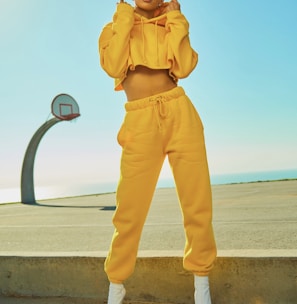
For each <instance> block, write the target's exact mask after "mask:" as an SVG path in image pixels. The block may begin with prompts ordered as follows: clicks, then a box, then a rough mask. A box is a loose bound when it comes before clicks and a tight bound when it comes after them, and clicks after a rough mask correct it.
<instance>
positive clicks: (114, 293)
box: [107, 283, 126, 304]
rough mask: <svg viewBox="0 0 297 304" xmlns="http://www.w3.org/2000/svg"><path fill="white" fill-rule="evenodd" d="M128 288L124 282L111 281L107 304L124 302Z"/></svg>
mask: <svg viewBox="0 0 297 304" xmlns="http://www.w3.org/2000/svg"><path fill="white" fill-rule="evenodd" d="M125 294H126V290H125V288H124V285H123V284H114V283H110V285H109V292H108V301H107V304H122V303H123V300H124V297H125Z"/></svg>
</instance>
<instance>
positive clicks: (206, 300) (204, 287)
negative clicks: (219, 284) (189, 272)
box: [194, 275, 211, 304]
mask: <svg viewBox="0 0 297 304" xmlns="http://www.w3.org/2000/svg"><path fill="white" fill-rule="evenodd" d="M194 286H195V293H194V299H195V304H211V299H210V293H209V281H208V277H207V276H205V277H200V276H197V275H195V276H194Z"/></svg>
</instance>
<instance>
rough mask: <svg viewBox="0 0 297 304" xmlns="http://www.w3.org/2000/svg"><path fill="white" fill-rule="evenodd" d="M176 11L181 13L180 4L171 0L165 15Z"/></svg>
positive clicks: (175, 0)
mask: <svg viewBox="0 0 297 304" xmlns="http://www.w3.org/2000/svg"><path fill="white" fill-rule="evenodd" d="M176 10H178V11H180V4H179V3H178V2H177V0H171V1H170V2H169V3H168V5H167V6H166V7H165V13H168V12H170V11H176Z"/></svg>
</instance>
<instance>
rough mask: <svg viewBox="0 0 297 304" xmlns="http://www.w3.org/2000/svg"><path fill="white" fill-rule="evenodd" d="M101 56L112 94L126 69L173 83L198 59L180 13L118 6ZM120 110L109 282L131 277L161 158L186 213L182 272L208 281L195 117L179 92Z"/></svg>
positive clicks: (202, 164)
mask: <svg viewBox="0 0 297 304" xmlns="http://www.w3.org/2000/svg"><path fill="white" fill-rule="evenodd" d="M131 20H132V21H131ZM133 20H134V21H133ZM149 39H151V40H152V43H151V44H150V43H149ZM118 48H120V49H121V51H122V53H121V54H120V52H119V49H118ZM99 52H100V62H101V65H102V67H103V68H104V70H105V71H106V72H107V73H108V74H109V75H110V76H111V77H113V78H115V89H116V90H121V89H122V86H121V83H122V81H123V80H124V79H125V77H126V73H127V70H128V69H132V70H133V69H134V67H135V66H137V65H145V66H147V67H150V68H155V69H156V68H158V69H168V70H169V73H170V75H171V76H172V78H173V79H175V80H176V81H177V80H178V79H179V78H183V77H186V76H187V75H188V74H189V73H190V72H191V71H192V70H193V69H194V67H195V66H196V64H197V60H198V55H197V53H196V52H195V51H194V50H192V48H191V46H190V42H189V38H188V23H187V21H186V19H185V17H184V16H183V15H182V14H181V13H180V12H179V11H172V12H169V13H167V14H166V15H162V16H159V17H156V18H153V19H145V18H143V17H140V16H138V15H137V14H135V13H134V10H133V8H132V7H131V6H130V5H128V4H126V3H120V4H118V6H117V12H116V14H115V15H114V19H113V22H112V23H110V24H108V25H107V26H106V27H104V29H103V31H102V33H101V35H100V39H99ZM156 53H158V55H159V56H156ZM168 58H169V59H168ZM125 108H126V115H125V119H124V122H123V124H122V127H121V129H120V131H119V134H118V142H119V144H120V145H121V146H122V157H121V177H120V181H119V184H118V189H117V195H116V199H117V208H116V211H115V213H114V216H113V224H114V226H115V231H114V235H113V239H112V243H111V247H110V251H109V254H108V256H107V258H106V261H105V271H106V273H107V276H108V278H109V280H110V281H111V282H113V283H122V282H123V281H125V280H126V279H127V278H128V277H129V276H130V275H131V274H132V273H133V270H134V266H135V261H136V257H137V251H138V245H139V241H140V237H141V232H142V229H143V225H144V223H145V219H146V216H147V213H148V210H149V207H150V203H151V200H152V197H153V193H154V190H155V187H156V183H157V180H158V177H159V173H160V170H161V167H162V164H163V162H164V159H165V157H166V156H168V159H169V163H170V166H171V168H172V172H173V175H174V179H175V184H176V188H177V193H178V197H179V200H180V204H181V208H182V212H183V219H184V228H185V233H186V245H185V253H184V267H185V269H187V270H189V271H192V272H193V273H194V274H197V275H201V276H203V275H208V273H209V271H210V270H211V269H212V267H213V263H214V260H215V258H216V245H215V240H214V235H213V229H212V198H211V187H210V180H209V172H208V165H207V157H206V151H205V143H204V134H203V125H202V122H201V120H200V117H199V115H198V113H197V111H196V109H195V108H194V106H193V105H192V103H191V101H190V100H189V98H188V97H187V96H186V95H185V92H184V90H183V89H182V88H181V87H176V88H174V89H172V90H170V91H168V92H163V93H161V94H158V95H154V96H150V97H147V98H143V99H140V100H133V101H132V102H131V101H129V102H127V103H126V104H125Z"/></svg>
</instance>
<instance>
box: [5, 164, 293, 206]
mask: <svg viewBox="0 0 297 304" xmlns="http://www.w3.org/2000/svg"><path fill="white" fill-rule="evenodd" d="M286 179H297V169H292V170H279V171H265V172H247V173H234V174H220V175H211V184H212V185H219V184H233V183H248V182H263V181H274V180H286ZM116 186H117V182H109V183H88V184H84V183H81V184H71V185H69V184H66V185H63V186H61V185H59V186H58V185H57V186H46V187H35V198H36V200H43V199H53V198H60V197H71V196H82V195H92V194H101V193H109V192H115V190H116ZM171 187H174V181H173V178H170V179H160V180H159V182H158V185H157V188H171ZM20 200H21V194H20V188H5V189H1V188H0V204H3V203H10V202H20Z"/></svg>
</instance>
